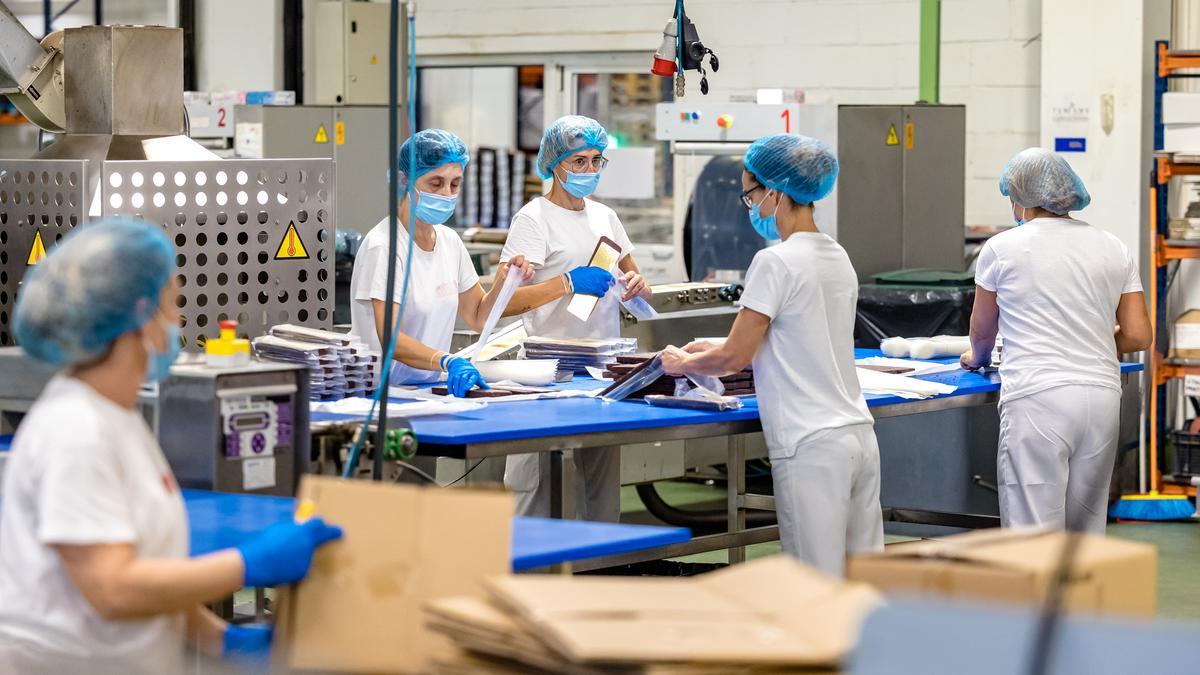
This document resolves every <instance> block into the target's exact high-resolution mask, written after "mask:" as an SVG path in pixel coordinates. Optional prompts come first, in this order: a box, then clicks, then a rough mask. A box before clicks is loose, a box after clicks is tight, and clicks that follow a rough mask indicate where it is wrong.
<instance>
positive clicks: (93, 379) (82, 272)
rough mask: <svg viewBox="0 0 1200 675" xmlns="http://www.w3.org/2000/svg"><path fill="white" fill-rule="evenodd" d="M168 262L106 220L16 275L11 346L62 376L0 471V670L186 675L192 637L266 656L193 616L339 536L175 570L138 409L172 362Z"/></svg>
mask: <svg viewBox="0 0 1200 675" xmlns="http://www.w3.org/2000/svg"><path fill="white" fill-rule="evenodd" d="M174 257H175V252H174V249H173V247H172V246H171V243H170V242H169V241H168V239H167V238H166V236H165V235H164V234H163V232H162V230H161V229H160V228H156V227H151V226H149V225H146V224H144V223H139V222H133V221H106V222H101V223H98V224H95V225H91V226H88V227H87V228H84V229H82V230H77V231H76V233H74V234H72V235H71V236H70V237H68V238H67V239H65V240H64V241H63V242H62V243H61V244H60V245H59V246H57V247H56V248H54V249H53V250H52V251H51V252H50V254H49V255H48V256H47V257H46V259H45V260H43V261H42V262H41V263H40V264H39V265H38V266H37V267H35V268H33V269H32V270H31V271H30V273H29V274H28V275H27V276H26V277H25V283H24V285H23V286H22V288H21V296H20V299H19V300H18V303H17V308H16V312H15V315H14V327H15V328H14V329H15V332H16V336H17V339H18V340H19V341H20V343H21V345H22V346H23V347H24V349H25V351H26V353H28V354H29V356H31V357H32V358H34V359H36V360H38V361H42V362H44V363H48V364H51V365H54V366H58V367H60V368H61V371H60V372H59V373H58V374H57V375H56V376H55V377H54V378H53V379H52V380H51V381H50V382H49V383H48V384H47V385H46V389H45V391H43V392H42V395H41V396H40V397H39V398H38V400H37V402H36V403H35V404H34V406H33V407H32V408H31V409H30V411H29V414H28V415H27V416H26V417H25V418H24V419H23V420H22V422H21V424H20V426H19V427H18V429H17V433H16V437H15V439H14V440H13V448H12V456H11V458H10V459H9V460H8V466H7V467H6V470H5V475H4V506H3V517H2V521H0V672H6V673H7V672H20V673H42V672H46V673H64V672H88V673H96V672H104V673H108V672H114V673H168V672H170V673H174V672H183V668H184V664H185V662H186V661H185V653H186V646H185V645H186V643H187V642H189V641H190V642H191V643H192V644H193V645H194V646H195V647H196V648H198V649H199V650H200V651H201V652H202V653H206V654H209V655H221V654H222V653H224V654H225V655H227V656H230V655H237V654H245V653H247V652H260V653H265V651H266V649H267V648H268V647H269V645H270V640H271V633H270V630H269V629H267V628H266V627H265V626H259V627H238V626H230V625H227V624H226V623H225V622H224V621H222V620H220V619H218V618H217V617H216V615H214V614H213V613H212V612H210V611H209V610H208V609H206V608H205V607H204V605H205V604H206V603H211V602H215V601H217V600H219V599H221V598H225V597H228V596H229V595H232V594H233V593H234V592H235V591H238V590H239V589H241V588H243V587H248V586H254V587H265V586H274V585H277V584H286V583H294V582H296V581H299V580H300V579H301V578H303V577H304V576H305V574H306V573H307V571H308V567H309V564H310V562H311V560H312V555H313V552H314V551H315V549H316V548H317V547H318V546H320V545H321V544H323V543H324V542H327V541H330V540H331V539H335V538H337V537H340V536H341V531H340V530H338V529H337V528H335V527H330V526H328V525H325V524H324V523H323V522H322V521H321V520H320V519H313V520H309V521H307V522H305V523H304V524H295V523H286V524H282V525H278V526H276V527H274V528H271V529H269V530H267V531H266V532H265V533H263V534H262V535H260V536H259V537H258V538H257V539H255V540H253V541H251V542H249V543H247V544H245V545H243V546H240V547H238V548H237V549H228V550H225V551H220V552H217V553H212V554H209V555H204V556H200V557H197V558H190V559H189V558H188V525H187V518H186V513H185V511H184V504H183V499H182V498H181V496H180V492H179V486H178V485H177V484H176V483H175V478H174V476H173V475H172V473H171V469H170V467H169V466H168V465H167V461H166V459H165V458H164V457H163V454H162V451H161V450H160V449H159V447H158V444H157V442H156V441H155V438H154V435H153V434H152V433H151V432H150V429H149V428H148V427H147V426H146V422H145V421H144V420H143V419H142V417H141V415H140V414H139V413H138V409H137V402H138V390H139V388H140V387H141V384H142V382H143V381H145V380H147V379H149V380H159V379H161V378H163V377H165V376H166V375H167V372H168V369H169V368H170V366H171V364H172V363H173V362H174V360H175V357H176V356H177V355H178V354H179V349H180V339H179V311H178V309H176V304H175V300H176V297H177V296H178V287H177V286H176V284H175V280H174V276H173V270H174V266H175V263H174ZM131 263H135V264H131Z"/></svg>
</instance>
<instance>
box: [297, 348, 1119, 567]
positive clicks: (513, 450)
mask: <svg viewBox="0 0 1200 675" xmlns="http://www.w3.org/2000/svg"><path fill="white" fill-rule="evenodd" d="M880 355H881V353H880V352H879V351H878V350H855V357H856V358H866V357H869V356H880ZM941 361H942V362H943V363H956V362H957V359H942V360H941ZM1141 369H1142V366H1141V365H1140V364H1122V366H1121V372H1122V373H1123V374H1124V375H1126V376H1127V375H1129V374H1130V373H1134V372H1137V371H1140V370H1141ZM920 379H924V380H930V381H935V382H941V383H945V384H952V385H955V386H956V387H958V389H957V390H955V391H954V392H953V393H951V394H946V395H940V396H935V397H932V398H928V399H921V400H912V399H904V398H900V397H896V396H879V395H869V396H867V397H866V400H867V405H868V407H869V408H870V409H871V413H872V415H873V416H874V417H875V418H876V419H877V420H884V419H887V418H895V417H902V416H908V415H916V414H923V413H937V412H941V411H949V410H954V409H958V408H976V407H980V406H994V404H995V403H996V402H997V401H999V398H1000V376H999V375H998V374H997V373H995V372H990V373H973V372H966V371H963V370H954V371H951V372H945V373H938V374H933V375H927V376H921V377H920ZM560 386H563V387H567V388H577V389H597V388H601V387H603V386H604V383H601V382H597V381H595V380H592V379H590V378H576V380H575V381H574V382H572V383H569V384H566V385H560ZM392 400H394V401H396V402H398V403H403V402H406V401H405V400H404V399H392ZM743 403H744V406H743V407H742V408H741V409H740V410H733V411H726V412H703V411H694V410H681V409H675V408H658V407H653V406H650V405H648V404H646V403H645V402H643V401H640V400H630V401H620V402H616V403H607V402H604V401H601V400H599V399H594V398H567V399H548V400H542V401H526V402H512V403H504V402H492V403H491V404H489V405H488V406H486V407H484V408H481V409H479V410H474V411H469V412H464V413H459V414H455V415H434V416H421V417H414V418H412V419H411V420H410V421H409V424H410V426H411V428H412V431H413V432H414V434H415V435H416V436H417V440H418V444H419V446H418V449H417V453H418V454H419V455H424V456H434V457H451V458H456V459H466V460H478V459H483V458H487V457H498V456H504V455H511V454H519V453H538V454H539V455H540V457H541V461H542V462H543V469H542V471H543V475H549V476H550V481H551V493H552V509H553V512H552V513H553V515H555V516H556V517H563V518H570V517H571V516H572V515H573V514H572V511H573V507H574V503H573V502H574V500H573V499H572V498H571V495H570V493H569V491H564V489H563V487H564V485H572V484H573V481H574V476H573V471H574V462H571V461H563V455H564V453H569V452H572V451H575V450H580V449H584V448H593V447H604V446H616V445H632V444H645V443H655V442H661V441H675V440H691V439H702V438H718V437H725V438H727V439H728V440H727V454H726V462H725V464H726V467H727V470H728V475H727V484H728V491H729V499H728V504H729V506H728V530H729V533H728V534H721V535H710V536H702V537H696V538H694V539H692V541H691V542H690V543H688V544H685V545H675V546H672V547H668V548H667V549H661V550H660V551H658V552H647V553H646V554H645V556H644V557H642V558H640V559H653V558H654V557H655V556H657V557H663V556H664V555H667V554H669V555H671V556H678V555H686V554H690V553H698V552H703V551H711V550H720V549H726V548H728V549H730V560H731V562H736V561H740V560H741V559H742V554H741V551H742V548H741V547H743V546H745V545H748V544H754V543H760V542H765V541H774V540H776V539H778V528H775V527H758V528H752V529H746V527H745V525H746V522H745V521H746V518H745V515H746V511H747V510H748V509H772V508H773V507H774V502H773V500H772V499H771V498H769V497H761V496H758V495H751V494H746V491H745V460H746V437H747V435H748V434H752V433H755V432H760V431H762V425H761V422H760V420H759V414H758V399H757V398H756V397H752V396H751V397H746V398H744V399H743ZM359 421H361V418H360V417H359V416H356V415H334V414H327V413H316V412H314V413H313V414H312V423H313V425H314V427H319V426H321V425H328V424H353V423H357V422H359ZM393 424H395V422H394V421H393ZM881 447H882V446H881ZM947 451H952V449H949V450H947ZM637 559H639V557H638V556H611V557H609V558H607V559H604V560H596V561H591V562H589V563H586V564H583V565H579V566H577V567H578V568H579V569H589V568H591V567H593V566H594V567H602V566H606V565H610V564H622V563H626V562H632V561H635V560H637Z"/></svg>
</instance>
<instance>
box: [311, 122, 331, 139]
mask: <svg viewBox="0 0 1200 675" xmlns="http://www.w3.org/2000/svg"><path fill="white" fill-rule="evenodd" d="M328 142H329V132H328V131H325V125H324V124H322V125H320V126H318V127H317V135H316V136H313V143H328Z"/></svg>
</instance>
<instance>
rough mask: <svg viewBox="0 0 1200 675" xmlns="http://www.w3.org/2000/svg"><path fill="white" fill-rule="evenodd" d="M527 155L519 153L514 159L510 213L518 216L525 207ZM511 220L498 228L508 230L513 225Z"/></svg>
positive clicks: (500, 224)
mask: <svg viewBox="0 0 1200 675" xmlns="http://www.w3.org/2000/svg"><path fill="white" fill-rule="evenodd" d="M525 162H526V157H525V153H523V152H517V153H515V154H513V159H512V183H511V185H510V187H509V195H510V201H509V211H510V212H511V213H512V214H513V215H516V214H517V212H518V211H520V210H521V207H523V206H525ZM511 220H512V219H511V218H509V219H508V220H506V221H503V222H500V223H496V226H497V227H502V228H506V229H507V228H508V226H509V225H510V223H511Z"/></svg>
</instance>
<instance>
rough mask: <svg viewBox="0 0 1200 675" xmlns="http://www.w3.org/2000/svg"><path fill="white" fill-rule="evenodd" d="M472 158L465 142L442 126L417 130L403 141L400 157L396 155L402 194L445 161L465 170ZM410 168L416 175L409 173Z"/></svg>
mask: <svg viewBox="0 0 1200 675" xmlns="http://www.w3.org/2000/svg"><path fill="white" fill-rule="evenodd" d="M414 159H415V160H416V166H415V167H414V166H413V161H414ZM469 161H471V155H470V153H468V152H467V146H466V144H464V143H463V142H462V139H461V138H459V137H458V136H455V135H454V134H452V133H450V132H449V131H445V130H443V129H426V130H424V131H418V132H417V133H415V134H413V135H412V136H411V137H410V138H409V139H408V140H406V141H404V144H403V145H401V146H400V156H399V157H397V158H396V167H397V168H398V170H399V183H398V185H399V187H398V189H399V191H400V194H404V193H405V192H408V190H409V188H410V187H412V184H413V183H414V182H416V180H417V179H418V178H420V177H421V176H424V175H425V174H427V173H429V172H430V171H433V170H434V169H436V168H438V167H439V166H441V165H443V164H450V163H451V162H454V163H457V164H458V165H460V166H462V168H464V169H465V168H467V162H469ZM410 171H411V172H412V174H413V175H412V176H411V177H410V176H409V175H408V174H409V172H410Z"/></svg>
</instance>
